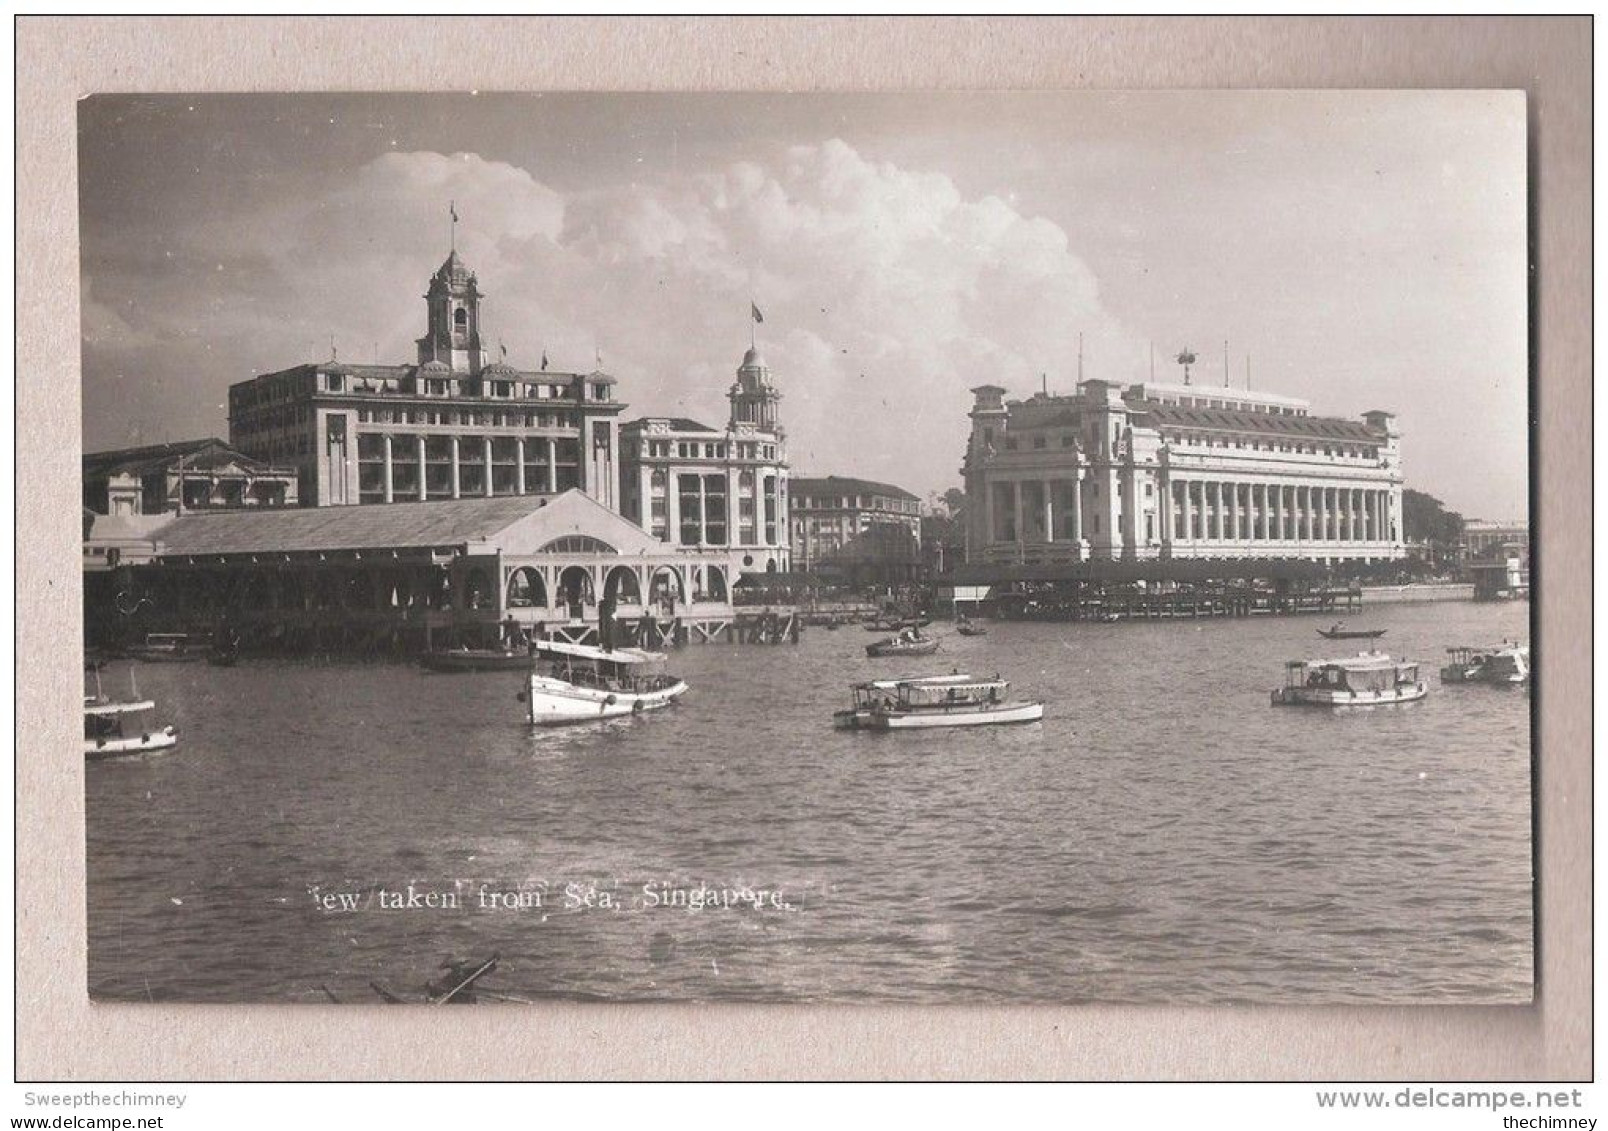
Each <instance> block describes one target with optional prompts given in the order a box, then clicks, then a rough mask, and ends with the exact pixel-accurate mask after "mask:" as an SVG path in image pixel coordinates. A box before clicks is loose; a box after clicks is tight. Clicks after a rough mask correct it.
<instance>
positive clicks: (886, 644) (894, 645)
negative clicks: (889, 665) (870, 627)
mask: <svg viewBox="0 0 1608 1131" xmlns="http://www.w3.org/2000/svg"><path fill="white" fill-rule="evenodd" d="M936 651H938V641H937V640H918V641H916V642H915V643H914V644H904V643H899V642H897V641H893V640H883V641H880V642H878V643H876V644H867V645H866V646H865V654H866V655H867V656H930V655H932V654H933V653H934V652H936Z"/></svg>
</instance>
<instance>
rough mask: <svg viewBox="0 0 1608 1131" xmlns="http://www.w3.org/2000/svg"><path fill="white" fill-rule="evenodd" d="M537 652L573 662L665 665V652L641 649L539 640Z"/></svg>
mask: <svg viewBox="0 0 1608 1131" xmlns="http://www.w3.org/2000/svg"><path fill="white" fill-rule="evenodd" d="M536 651H537V652H538V653H540V654H542V655H547V656H567V657H569V658H570V659H572V660H594V661H597V662H598V663H604V664H658V663H663V662H664V660H665V655H664V653H663V652H645V651H643V650H642V649H641V648H614V649H612V650H609V649H603V648H596V647H593V646H592V645H590V644H571V643H569V642H568V641H566V640H539V641H537V642H536Z"/></svg>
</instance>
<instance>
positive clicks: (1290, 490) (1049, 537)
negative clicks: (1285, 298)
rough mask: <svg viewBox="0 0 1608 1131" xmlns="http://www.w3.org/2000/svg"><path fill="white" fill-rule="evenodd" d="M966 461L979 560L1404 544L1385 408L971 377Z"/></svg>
mask: <svg viewBox="0 0 1608 1131" xmlns="http://www.w3.org/2000/svg"><path fill="white" fill-rule="evenodd" d="M972 393H973V396H974V397H975V398H976V399H975V402H974V404H973V407H972V411H971V422H972V427H971V437H970V440H969V442H968V444H967V449H966V456H965V462H964V466H963V467H962V469H961V473H962V475H964V477H965V484H966V498H967V505H966V514H967V537H968V541H969V553H970V556H971V560H972V561H974V562H983V561H995V562H1020V563H1035V564H1053V563H1056V562H1064V561H1080V560H1085V559H1117V560H1122V559H1126V560H1145V559H1156V558H1257V557H1262V558H1310V559H1322V560H1329V561H1340V560H1348V559H1349V560H1362V561H1378V560H1383V559H1392V558H1400V557H1403V556H1404V555H1405V548H1404V543H1403V536H1402V504H1401V491H1402V474H1401V434H1400V432H1399V430H1398V429H1397V427H1396V421H1395V417H1394V416H1393V415H1392V414H1391V413H1388V412H1369V413H1366V414H1364V416H1363V417H1362V419H1361V420H1360V421H1353V420H1341V419H1335V418H1331V417H1322V416H1313V415H1312V414H1311V412H1310V406H1309V404H1308V402H1306V401H1303V400H1297V399H1295V398H1291V397H1280V396H1274V395H1271V394H1267V393H1252V392H1248V391H1241V390H1231V389H1226V388H1224V389H1212V388H1208V387H1204V386H1192V385H1162V384H1155V383H1148V384H1137V385H1130V386H1127V387H1126V388H1124V387H1122V386H1120V385H1117V384H1114V383H1112V382H1108V381H1100V380H1091V381H1084V382H1083V383H1082V384H1080V385H1079V386H1078V388H1077V392H1076V393H1074V394H1072V395H1070V396H1059V395H1057V396H1051V395H1047V394H1045V393H1036V394H1034V395H1033V396H1031V397H1029V398H1027V399H1026V400H1013V401H1007V400H1006V399H1005V395H1006V390H1005V389H1003V388H1000V387H999V386H997V385H982V386H979V387H977V388H975V389H973V390H972Z"/></svg>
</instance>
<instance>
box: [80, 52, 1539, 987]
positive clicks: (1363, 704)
mask: <svg viewBox="0 0 1608 1131" xmlns="http://www.w3.org/2000/svg"><path fill="white" fill-rule="evenodd" d="M401 77H404V76H399V78H401ZM78 124H79V136H78V165H79V183H78V185H77V193H78V199H79V216H80V239H81V245H80V246H81V310H82V372H83V460H82V476H83V478H82V491H83V591H84V641H83V644H84V649H85V663H84V740H83V744H84V745H83V750H84V758H85V766H84V775H85V778H84V780H85V791H86V795H85V801H86V809H87V816H86V828H85V835H86V842H87V843H86V849H87V853H86V858H87V891H88V904H87V909H88V991H89V994H90V996H91V997H92V998H93V999H94V1000H96V1001H116V1002H275V1003H297V1002H302V1003H329V1002H331V1001H334V1002H339V1003H351V1004H373V1003H377V1002H381V1001H391V1002H402V1003H423V1002H438V1003H454V1004H457V1003H465V1004H467V1003H480V1004H502V1003H513V1004H520V1003H539V1002H544V1001H550V1000H554V999H560V1000H572V1001H595V1002H644V1001H708V1002H757V1003H772V1002H781V1003H796V1002H841V1003H850V1002H872V1003H911V1004H927V1003H1058V1004H1071V1003H1084V1002H1099V1003H1137V1004H1145V1005H1171V1006H1177V1005H1198V1004H1226V1003H1258V1004H1281V1005H1284V1004H1289V1005H1316V1004H1335V1003H1339V1004H1353V1005H1355V1004H1387V1005H1419V1004H1464V1003H1483V1004H1495V1003H1501V1004H1516V1003H1528V1002H1530V1001H1531V999H1532V994H1533V985H1534V981H1535V918H1534V915H1535V906H1534V898H1533V895H1534V888H1533V876H1534V867H1533V845H1532V836H1531V830H1532V811H1531V808H1532V805H1531V799H1532V776H1531V775H1532V758H1531V713H1532V703H1533V694H1534V690H1533V689H1534V685H1535V684H1536V682H1537V681H1538V679H1539V676H1538V673H1539V672H1540V671H1541V670H1542V665H1541V664H1540V657H1539V655H1538V654H1536V653H1533V652H1532V650H1531V629H1530V625H1531V604H1530V600H1529V598H1530V520H1529V498H1530V449H1529V434H1528V420H1529V384H1528V382H1529V374H1528V366H1529V354H1528V341H1529V316H1528V307H1527V303H1528V289H1527V288H1528V282H1527V278H1528V276H1527V244H1526V239H1527V207H1528V192H1527V184H1526V137H1527V135H1526V122H1525V101H1524V96H1523V95H1522V93H1515V92H1504V91H1478V90H1464V91H1400V92H1383V91H1372V92H1364V91H1349V92H1347V91H1329V92H1247V91H1239V92H1233V91H1218V92H1195V93H1176V92H1175V93H1155V94H1144V93H1133V92H1128V93H1090V92H1083V93H1017V94H1012V93H995V94H939V93H926V94H793V95H782V94H757V93H756V94H741V93H721V94H701V95H693V94H637V95H625V94H561V93H560V94H546V95H537V94H499V93H470V92H467V91H466V92H464V93H461V94H329V95H321V94H307V93H303V94H268V93H264V94H230V95H224V94H195V95H186V94H128V95H124V94H101V95H95V96H91V97H88V98H86V99H85V100H84V101H82V102H81V103H80V105H79V118H78ZM62 191H63V192H69V191H71V189H70V186H67V185H63V186H62ZM69 348H71V346H70V344H69Z"/></svg>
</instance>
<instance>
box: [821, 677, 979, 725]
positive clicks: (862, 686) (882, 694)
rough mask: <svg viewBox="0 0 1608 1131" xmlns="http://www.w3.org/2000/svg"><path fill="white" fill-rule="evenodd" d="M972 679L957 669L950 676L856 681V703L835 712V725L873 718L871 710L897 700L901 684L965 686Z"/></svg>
mask: <svg viewBox="0 0 1608 1131" xmlns="http://www.w3.org/2000/svg"><path fill="white" fill-rule="evenodd" d="M971 682H972V677H971V676H969V675H966V674H964V673H963V672H958V671H956V672H951V673H950V674H948V675H905V676H894V677H893V678H891V679H872V680H867V681H866V682H865V683H857V684H855V685H854V686H853V687H851V688H850V689H849V693H850V695H851V696H853V704H854V705H853V706H851V707H848V708H846V709H844V710H841V711H834V712H833V714H832V724H833V725H834V726H836V727H838V728H839V729H847V730H853V729H855V728H857V727H863V726H865V725H866V724H867V722H868V721H869V720H870V718H871V712H872V710H873V709H874V708H875V707H876V706H877V705H878V704H881V705H883V706H886V707H891V706H893V705H894V704H895V703H897V702H898V695H899V687H900V685H901V684H906V683H923V684H930V685H932V686H937V687H943V686H962V685H965V684H968V683H971Z"/></svg>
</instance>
